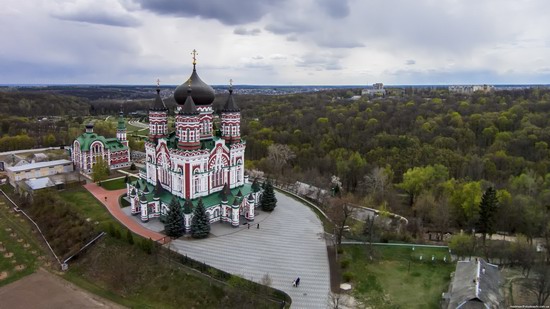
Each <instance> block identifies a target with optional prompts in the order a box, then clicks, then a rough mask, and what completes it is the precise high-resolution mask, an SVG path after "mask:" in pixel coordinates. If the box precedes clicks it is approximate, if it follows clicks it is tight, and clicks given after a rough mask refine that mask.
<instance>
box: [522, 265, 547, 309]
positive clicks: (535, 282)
mask: <svg viewBox="0 0 550 309" xmlns="http://www.w3.org/2000/svg"><path fill="white" fill-rule="evenodd" d="M534 273H535V276H534V278H531V279H530V280H527V281H526V283H525V287H526V288H527V289H529V290H530V291H531V292H532V293H533V294H535V296H536V297H537V305H538V306H541V307H542V306H544V304H545V303H546V301H547V300H548V297H550V267H548V265H544V264H542V265H538V266H537V267H536V268H535V269H534Z"/></svg>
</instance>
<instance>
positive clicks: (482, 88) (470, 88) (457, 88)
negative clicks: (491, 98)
mask: <svg viewBox="0 0 550 309" xmlns="http://www.w3.org/2000/svg"><path fill="white" fill-rule="evenodd" d="M478 91H479V92H483V93H489V92H493V91H495V86H492V85H454V86H449V92H451V93H459V94H472V93H474V92H478Z"/></svg>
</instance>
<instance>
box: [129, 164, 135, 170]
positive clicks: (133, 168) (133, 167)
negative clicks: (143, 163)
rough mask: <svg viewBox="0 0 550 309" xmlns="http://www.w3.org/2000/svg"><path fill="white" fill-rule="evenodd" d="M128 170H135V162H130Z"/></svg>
mask: <svg viewBox="0 0 550 309" xmlns="http://www.w3.org/2000/svg"><path fill="white" fill-rule="evenodd" d="M130 170H131V171H135V170H136V164H135V163H132V165H130Z"/></svg>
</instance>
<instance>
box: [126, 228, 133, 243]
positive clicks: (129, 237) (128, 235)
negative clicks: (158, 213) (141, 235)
mask: <svg viewBox="0 0 550 309" xmlns="http://www.w3.org/2000/svg"><path fill="white" fill-rule="evenodd" d="M126 241H128V243H129V244H130V245H133V244H134V235H132V232H130V230H129V229H126Z"/></svg>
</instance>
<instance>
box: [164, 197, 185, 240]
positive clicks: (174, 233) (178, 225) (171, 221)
mask: <svg viewBox="0 0 550 309" xmlns="http://www.w3.org/2000/svg"><path fill="white" fill-rule="evenodd" d="M184 231H185V226H184V221H183V216H182V213H181V206H180V203H179V202H178V200H177V199H176V198H175V197H174V198H172V201H171V202H170V205H169V206H168V215H167V217H166V221H165V223H164V232H165V234H166V236H168V237H172V238H178V237H180V236H181V235H183V233H184Z"/></svg>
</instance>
